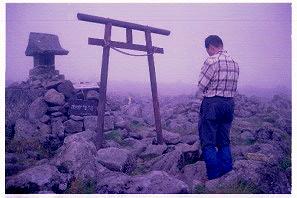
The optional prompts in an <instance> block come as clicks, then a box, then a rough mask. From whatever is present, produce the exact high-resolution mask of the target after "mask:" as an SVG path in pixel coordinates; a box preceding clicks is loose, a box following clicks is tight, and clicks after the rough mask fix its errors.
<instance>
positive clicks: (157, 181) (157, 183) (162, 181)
mask: <svg viewBox="0 0 297 198" xmlns="http://www.w3.org/2000/svg"><path fill="white" fill-rule="evenodd" d="M97 193H106V194H186V193H189V187H188V186H187V184H185V183H184V182H183V181H181V180H178V179H176V178H174V177H172V176H170V175H168V174H167V173H166V172H164V171H152V172H149V173H147V174H145V175H139V176H133V177H132V176H128V175H125V174H117V173H110V174H109V175H106V176H105V177H102V178H100V180H99V181H98V182H97Z"/></svg>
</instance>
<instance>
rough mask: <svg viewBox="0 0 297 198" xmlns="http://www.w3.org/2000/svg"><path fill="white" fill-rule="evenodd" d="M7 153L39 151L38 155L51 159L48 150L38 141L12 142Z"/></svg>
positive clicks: (7, 148)
mask: <svg viewBox="0 0 297 198" xmlns="http://www.w3.org/2000/svg"><path fill="white" fill-rule="evenodd" d="M5 150H6V152H14V153H20V154H22V153H26V152H27V151H38V153H39V154H40V155H41V156H43V157H45V158H49V157H50V153H49V151H48V150H47V149H45V148H44V147H43V146H42V144H41V143H40V142H39V140H37V139H34V138H32V139H30V140H22V141H20V140H12V141H10V142H9V144H7V145H6V147H5Z"/></svg>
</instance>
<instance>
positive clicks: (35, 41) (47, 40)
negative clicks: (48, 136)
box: [25, 32, 69, 56]
mask: <svg viewBox="0 0 297 198" xmlns="http://www.w3.org/2000/svg"><path fill="white" fill-rule="evenodd" d="M68 53H69V51H68V50H65V49H63V48H62V47H61V45H60V42H59V37H58V36H57V35H54V34H46V33H37V32H30V36H29V43H28V46H27V49H26V52H25V54H26V56H34V55H38V54H53V55H67V54H68Z"/></svg>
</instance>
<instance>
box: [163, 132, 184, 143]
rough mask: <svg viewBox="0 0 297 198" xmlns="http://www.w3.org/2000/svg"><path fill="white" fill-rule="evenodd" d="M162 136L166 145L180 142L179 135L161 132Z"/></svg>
mask: <svg viewBox="0 0 297 198" xmlns="http://www.w3.org/2000/svg"><path fill="white" fill-rule="evenodd" d="M162 135H163V140H164V142H165V143H166V144H178V143H179V142H181V135H180V134H178V133H173V132H170V131H166V130H162Z"/></svg>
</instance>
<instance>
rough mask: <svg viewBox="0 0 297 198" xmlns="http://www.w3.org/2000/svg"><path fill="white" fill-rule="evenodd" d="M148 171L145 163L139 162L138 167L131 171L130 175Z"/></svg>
mask: <svg viewBox="0 0 297 198" xmlns="http://www.w3.org/2000/svg"><path fill="white" fill-rule="evenodd" d="M146 172H148V170H147V168H146V166H145V165H144V164H137V167H136V168H135V169H134V170H133V171H132V172H131V174H130V175H142V174H144V173H146Z"/></svg>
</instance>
